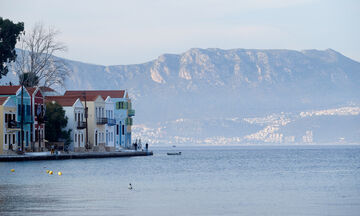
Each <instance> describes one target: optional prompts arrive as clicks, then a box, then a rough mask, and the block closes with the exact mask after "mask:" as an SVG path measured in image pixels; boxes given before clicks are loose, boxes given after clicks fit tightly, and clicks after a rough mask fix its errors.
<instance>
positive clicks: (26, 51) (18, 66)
mask: <svg viewBox="0 0 360 216" xmlns="http://www.w3.org/2000/svg"><path fill="white" fill-rule="evenodd" d="M58 34H59V32H58V31H56V30H54V29H52V28H48V29H46V28H45V27H44V26H43V25H42V24H36V25H35V26H34V27H33V28H32V29H31V30H30V31H29V32H27V33H26V34H25V33H24V34H22V36H21V37H20V42H19V48H20V50H19V53H18V58H17V59H16V61H15V64H14V67H15V71H16V73H17V74H18V76H19V77H20V76H21V75H24V74H27V73H29V74H31V76H27V78H33V77H34V76H33V75H35V77H37V78H38V84H41V85H43V86H46V87H50V86H53V85H60V86H63V85H64V81H65V79H66V77H67V76H68V75H69V69H68V67H67V65H66V63H65V61H63V60H62V59H61V58H58V57H55V56H54V55H55V54H58V53H59V52H64V51H66V46H65V45H64V44H62V43H60V42H58V41H57V40H56V37H57V36H58ZM23 78H24V77H23ZM22 81H23V82H27V80H22ZM30 84H34V83H33V82H32V81H31V82H30Z"/></svg>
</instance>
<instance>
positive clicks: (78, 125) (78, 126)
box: [76, 121, 86, 130]
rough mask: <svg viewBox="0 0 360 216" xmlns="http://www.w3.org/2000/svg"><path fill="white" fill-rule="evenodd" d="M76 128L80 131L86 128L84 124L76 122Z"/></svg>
mask: <svg viewBox="0 0 360 216" xmlns="http://www.w3.org/2000/svg"><path fill="white" fill-rule="evenodd" d="M76 128H77V129H80V130H81V129H84V128H86V122H83V121H78V122H77V127H76Z"/></svg>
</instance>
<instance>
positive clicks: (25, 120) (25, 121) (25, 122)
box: [19, 115, 34, 124]
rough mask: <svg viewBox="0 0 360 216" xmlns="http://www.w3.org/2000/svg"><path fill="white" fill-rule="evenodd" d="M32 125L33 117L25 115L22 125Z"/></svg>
mask: <svg viewBox="0 0 360 216" xmlns="http://www.w3.org/2000/svg"><path fill="white" fill-rule="evenodd" d="M19 122H21V117H20V118H19ZM33 123H34V119H33V117H32V116H30V115H26V116H25V118H24V124H33Z"/></svg>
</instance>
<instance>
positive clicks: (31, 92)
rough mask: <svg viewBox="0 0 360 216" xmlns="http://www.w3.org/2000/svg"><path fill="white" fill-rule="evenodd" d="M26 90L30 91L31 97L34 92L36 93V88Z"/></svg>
mask: <svg viewBox="0 0 360 216" xmlns="http://www.w3.org/2000/svg"><path fill="white" fill-rule="evenodd" d="M26 90H28V92H29V94H30V95H33V94H34V92H35V91H36V87H28V88H26Z"/></svg>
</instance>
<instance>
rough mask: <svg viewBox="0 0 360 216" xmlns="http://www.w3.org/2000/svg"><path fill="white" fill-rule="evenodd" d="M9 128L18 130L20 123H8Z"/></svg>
mask: <svg viewBox="0 0 360 216" xmlns="http://www.w3.org/2000/svg"><path fill="white" fill-rule="evenodd" d="M8 128H10V129H18V128H20V123H19V122H17V121H15V120H11V121H8Z"/></svg>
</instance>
